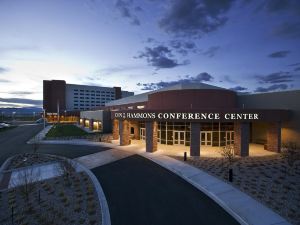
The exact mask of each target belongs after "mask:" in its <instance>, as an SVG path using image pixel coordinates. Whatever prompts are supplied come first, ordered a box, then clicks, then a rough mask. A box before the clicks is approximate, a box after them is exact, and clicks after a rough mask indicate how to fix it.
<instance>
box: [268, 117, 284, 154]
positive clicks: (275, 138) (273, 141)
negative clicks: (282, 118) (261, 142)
mask: <svg viewBox="0 0 300 225" xmlns="http://www.w3.org/2000/svg"><path fill="white" fill-rule="evenodd" d="M280 149H281V124H280V123H279V122H274V123H269V124H268V130H267V150H268V151H272V152H280Z"/></svg>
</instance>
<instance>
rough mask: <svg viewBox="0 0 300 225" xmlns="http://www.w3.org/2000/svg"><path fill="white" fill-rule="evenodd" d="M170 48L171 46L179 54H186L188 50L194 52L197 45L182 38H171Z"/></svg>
mask: <svg viewBox="0 0 300 225" xmlns="http://www.w3.org/2000/svg"><path fill="white" fill-rule="evenodd" d="M169 45H170V47H171V48H173V49H174V50H175V51H176V52H177V53H179V54H181V55H184V56H185V55H187V54H188V53H189V52H193V53H196V52H197V46H196V44H195V43H194V42H192V41H184V40H177V39H175V40H171V41H170V42H169Z"/></svg>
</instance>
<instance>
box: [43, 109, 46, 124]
mask: <svg viewBox="0 0 300 225" xmlns="http://www.w3.org/2000/svg"><path fill="white" fill-rule="evenodd" d="M43 117H44V129H45V127H46V110H45V109H43Z"/></svg>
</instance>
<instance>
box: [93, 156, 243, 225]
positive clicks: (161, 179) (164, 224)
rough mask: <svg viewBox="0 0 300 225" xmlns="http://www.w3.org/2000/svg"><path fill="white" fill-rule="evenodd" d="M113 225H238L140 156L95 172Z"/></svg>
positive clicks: (171, 175) (162, 169) (206, 198)
mask: <svg viewBox="0 0 300 225" xmlns="http://www.w3.org/2000/svg"><path fill="white" fill-rule="evenodd" d="M92 172H93V173H94V174H95V175H96V177H97V178H98V179H99V181H100V183H101V186H102V188H103V190H104V193H105V196H106V199H107V201H108V205H109V210H110V216H111V221H112V225H194V224H195V225H210V224H212V225H219V224H222V225H227V224H228V225H231V224H232V225H234V224H239V223H238V222H236V221H235V220H234V219H233V218H232V217H231V216H230V215H229V214H227V213H226V212H225V211H224V210H223V209H222V208H221V207H219V206H218V205H217V204H216V203H215V202H214V201H212V200H211V199H210V198H208V197H207V196H206V195H204V194H203V193H201V192H200V191H199V190H197V189H196V188H194V187H193V186H192V185H190V184H189V183H187V182H185V181H184V180H182V179H181V178H179V177H178V176H177V175H175V174H173V173H171V172H169V171H167V170H165V169H164V168H162V167H160V166H158V165H156V164H155V163H153V162H151V161H149V160H147V159H145V158H143V157H141V156H138V155H134V156H130V157H128V158H125V159H122V160H119V161H116V162H114V163H111V164H108V165H105V166H101V167H97V168H95V169H92Z"/></svg>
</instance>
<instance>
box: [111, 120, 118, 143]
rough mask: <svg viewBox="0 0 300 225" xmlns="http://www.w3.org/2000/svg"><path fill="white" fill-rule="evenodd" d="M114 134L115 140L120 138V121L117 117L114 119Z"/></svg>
mask: <svg viewBox="0 0 300 225" xmlns="http://www.w3.org/2000/svg"><path fill="white" fill-rule="evenodd" d="M112 135H113V140H118V139H119V121H118V120H117V119H114V120H113V121H112Z"/></svg>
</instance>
